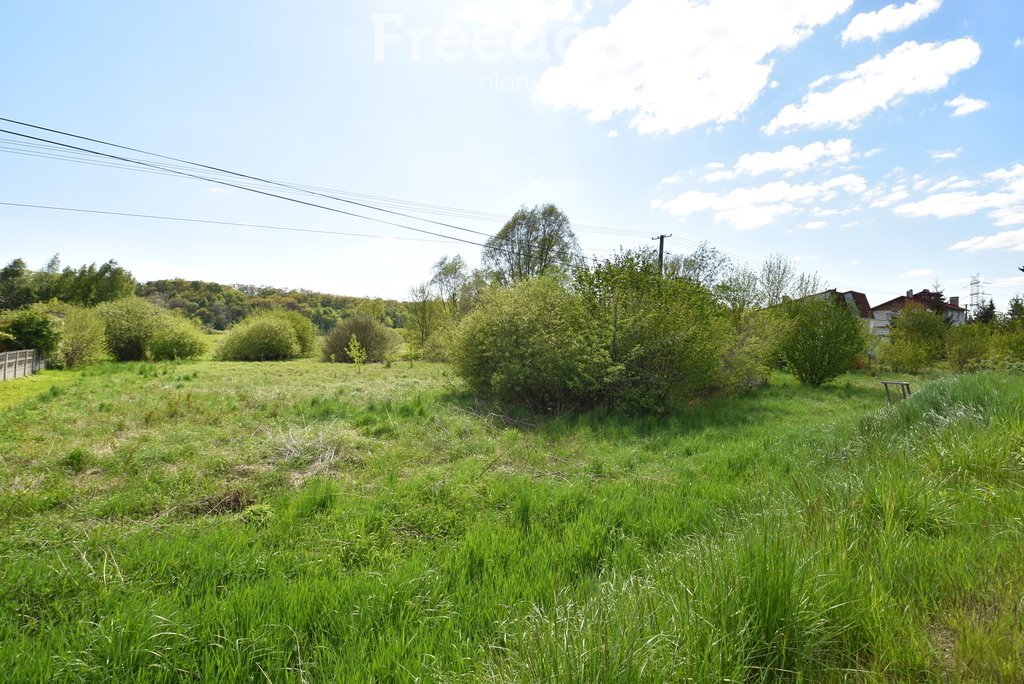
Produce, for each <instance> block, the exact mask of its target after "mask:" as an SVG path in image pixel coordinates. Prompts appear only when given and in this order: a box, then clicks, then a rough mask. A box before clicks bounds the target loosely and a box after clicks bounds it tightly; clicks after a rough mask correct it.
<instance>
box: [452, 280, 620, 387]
mask: <svg viewBox="0 0 1024 684" xmlns="http://www.w3.org/2000/svg"><path fill="white" fill-rule="evenodd" d="M449 357H450V360H451V363H452V364H453V366H454V367H455V370H456V372H457V373H458V374H459V375H460V376H461V377H462V378H463V379H465V380H466V382H467V383H468V384H469V386H470V387H471V388H472V389H473V391H475V392H478V393H480V394H483V395H486V396H490V397H494V398H497V399H500V400H503V401H511V402H516V403H522V404H527V405H532V406H535V407H552V406H558V407H561V406H572V405H580V404H584V405H592V404H594V403H596V401H597V400H598V399H599V396H600V394H601V393H602V392H603V391H604V389H605V387H606V386H607V385H608V375H609V374H610V373H611V371H612V368H611V359H610V357H609V355H608V350H607V348H606V346H605V345H604V344H603V343H602V339H601V332H600V329H599V326H598V324H597V321H595V320H594V318H593V317H592V316H591V315H590V312H589V311H588V310H587V307H586V305H585V302H584V301H583V299H582V298H581V297H579V296H577V295H576V294H574V293H572V292H570V291H569V290H567V289H566V288H565V287H563V286H562V285H561V284H559V283H558V282H556V281H554V280H552V279H550V278H537V279H533V280H526V281H521V282H519V283H517V284H516V285H514V286H512V287H511V288H508V289H501V290H493V291H491V292H489V293H487V295H485V296H484V298H483V299H482V300H481V302H480V303H479V305H478V306H477V308H476V309H475V310H474V311H473V312H472V313H471V314H469V315H468V316H467V317H466V318H465V319H463V321H462V323H461V324H460V325H459V327H458V328H457V329H456V330H455V331H454V332H453V334H452V339H451V347H450V353H449Z"/></svg>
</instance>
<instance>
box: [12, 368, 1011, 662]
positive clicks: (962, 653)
mask: <svg viewBox="0 0 1024 684" xmlns="http://www.w3.org/2000/svg"><path fill="white" fill-rule="evenodd" d="M446 373H447V371H446V370H445V368H444V367H443V366H429V365H426V366H418V367H417V368H415V369H408V368H404V367H403V368H400V367H397V366H396V367H394V368H391V369H384V368H379V367H372V368H367V369H365V372H364V373H363V374H361V375H356V374H355V372H354V370H353V369H350V368H347V367H340V366H330V367H326V368H325V367H324V366H323V365H318V364H314V363H312V362H295V363H286V364H277V365H273V366H267V365H257V364H252V365H250V364H224V363H189V364H159V365H156V364H148V365H136V366H130V365H129V366H124V365H120V366H114V365H109V366H101V367H98V368H96V369H94V370H91V371H89V372H88V373H86V374H82V375H80V376H73V379H72V380H70V381H69V382H67V383H65V384H62V385H61V390H60V391H59V392H58V393H56V394H55V395H54V396H49V395H48V394H42V395H37V396H35V397H28V398H27V399H25V400H24V401H22V402H21V403H19V404H18V405H16V406H15V407H14V408H11V409H8V410H7V411H6V413H5V415H4V420H3V421H2V422H0V453H2V460H0V483H2V486H3V488H4V492H5V496H4V500H3V503H2V504H0V521H2V522H0V524H2V525H3V534H2V535H0V587H2V589H0V606H2V608H3V612H2V617H0V667H2V670H0V671H2V672H3V673H4V679H5V680H6V681H44V680H45V681H48V680H58V681H81V680H89V681H155V682H165V681H166V682H172V681H174V682H176V681H189V680H191V681H267V680H269V681H274V682H279V681H280V682H304V681H305V682H312V681H353V682H360V681H363V682H371V681H504V682H537V681H552V682H554V681H557V682H604V681H636V682H665V681H686V680H691V681H725V680H729V681H741V680H743V681H754V682H758V681H763V682H767V681H780V680H792V681H850V680H853V681H862V680H866V681H943V680H948V679H966V680H978V681H1014V680H1020V679H1021V678H1022V677H1024V654H1022V652H1021V649H1020V646H1019V644H1021V643H1024V617H1022V613H1021V611H1020V608H1019V601H1020V596H1021V595H1022V589H1024V586H1022V585H1024V578H1022V575H1021V572H1020V561H1019V559H1020V558H1021V557H1022V551H1024V528H1022V526H1021V524H1020V521H1021V519H1022V511H1024V425H1022V417H1021V416H1022V413H1021V406H1020V404H1021V399H1020V397H1021V396H1024V394H1022V390H1024V379H1021V378H1019V377H1008V376H1000V375H992V374H982V375H973V376H965V377H960V378H952V379H944V380H940V381H937V382H933V383H931V384H929V385H928V386H926V387H924V388H923V389H920V391H917V392H916V394H915V396H914V397H913V398H912V399H911V400H910V401H908V402H904V403H902V404H899V405H896V406H894V407H886V406H885V404H884V393H883V392H882V391H881V388H880V387H875V383H874V382H872V381H871V380H870V379H867V378H863V377H859V376H849V377H848V378H846V379H845V380H843V381H841V382H840V383H838V385H836V386H835V387H832V388H826V389H824V390H817V391H816V390H807V389H804V388H801V387H799V386H797V385H796V384H795V383H794V382H792V381H791V380H788V379H786V378H783V377H779V378H776V379H775V382H774V383H773V386H772V387H770V388H768V389H766V390H765V391H763V392H761V393H759V394H756V395H753V396H749V397H741V398H734V399H726V400H720V401H716V402H712V403H709V404H705V405H700V406H695V407H693V408H692V409H690V410H688V411H687V412H685V413H682V414H679V415H675V416H671V417H667V418H664V419H660V420H650V419H643V418H636V419H622V418H616V417H613V416H603V415H599V414H590V415H583V416H565V417H550V418H538V417H535V416H526V415H514V416H509V415H505V414H504V413H503V412H501V410H500V409H498V408H497V407H490V406H478V405H476V404H475V403H474V402H473V401H472V400H471V398H469V397H466V396H464V395H462V394H461V393H460V392H459V390H458V389H457V386H454V385H452V384H451V383H450V381H449V380H448V378H447V377H446Z"/></svg>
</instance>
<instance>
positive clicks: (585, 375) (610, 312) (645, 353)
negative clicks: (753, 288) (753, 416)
mask: <svg viewBox="0 0 1024 684" xmlns="http://www.w3.org/2000/svg"><path fill="white" fill-rule="evenodd" d="M762 346H763V345H760V344H757V343H755V342H754V341H752V340H750V339H743V338H741V337H740V336H739V335H738V334H737V333H736V331H735V329H734V326H733V325H732V323H731V322H730V320H729V318H728V315H727V312H726V311H725V309H724V308H723V307H721V306H720V305H719V304H718V303H716V302H715V300H714V299H713V297H712V296H711V294H710V293H709V292H708V291H707V290H706V289H705V288H703V287H701V286H700V285H697V284H694V283H692V282H689V281H686V280H675V279H666V278H662V277H661V276H660V275H659V274H658V272H657V270H656V269H655V268H653V267H652V262H651V260H650V257H649V255H648V254H646V253H643V252H640V253H629V252H627V253H624V254H621V255H619V256H617V257H615V258H614V259H611V260H608V261H606V262H605V263H604V264H601V265H599V266H595V267H592V268H585V269H580V270H579V271H578V272H577V273H576V274H575V275H574V277H573V279H572V280H571V282H568V283H560V282H558V281H556V280H553V279H551V278H542V279H535V280H528V281H523V282H520V283H517V284H515V285H514V286H512V287H511V288H509V289H505V290H496V291H491V292H489V293H488V294H487V295H486V296H485V297H484V298H483V299H482V300H481V302H480V303H479V304H478V306H477V308H476V309H475V310H474V311H473V312H472V313H471V314H469V315H468V316H467V317H466V318H465V319H464V320H463V321H462V323H461V324H460V325H459V327H458V328H457V329H456V330H455V331H454V332H453V333H452V334H451V336H450V340H449V355H450V358H451V361H452V363H453V364H454V366H455V369H456V371H457V372H458V374H459V375H460V376H461V377H462V378H464V379H465V380H466V381H467V382H468V383H469V385H470V387H471V388H472V389H473V390H474V391H476V392H479V393H481V394H485V395H487V396H490V397H493V398H496V399H499V400H502V401H510V402H516V403H522V404H527V405H531V406H535V407H586V406H595V405H607V406H611V407H614V408H616V409H620V410H625V411H631V412H648V413H657V412H662V411H666V410H669V409H672V408H675V407H677V406H679V405H681V404H683V403H685V402H687V401H689V400H691V399H692V398H694V397H695V396H698V395H700V394H703V393H708V392H712V391H718V390H721V389H726V388H732V387H738V386H743V385H744V384H749V383H750V382H751V381H752V380H753V378H755V377H756V376H759V375H763V358H762V357H763V356H764V350H762V349H761V347H762ZM744 357H745V358H744Z"/></svg>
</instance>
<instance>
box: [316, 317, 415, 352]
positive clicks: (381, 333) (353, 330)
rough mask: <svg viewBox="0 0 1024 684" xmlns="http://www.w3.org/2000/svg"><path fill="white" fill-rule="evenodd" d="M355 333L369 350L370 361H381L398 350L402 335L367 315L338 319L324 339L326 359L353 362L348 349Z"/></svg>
mask: <svg viewBox="0 0 1024 684" xmlns="http://www.w3.org/2000/svg"><path fill="white" fill-rule="evenodd" d="M353 335H355V337H356V339H357V340H359V344H360V345H361V346H362V348H363V350H364V351H365V352H366V361H367V362H369V363H379V362H381V361H384V360H385V359H386V358H387V357H388V356H389V355H391V354H392V353H394V352H395V351H396V350H397V349H398V345H399V344H400V342H401V335H400V333H398V332H397V331H395V330H392V329H391V328H388V327H386V326H385V325H384V324H383V323H380V322H379V321H377V320H375V319H373V318H371V317H370V316H366V315H356V316H352V317H351V318H346V319H345V320H342V321H338V322H337V323H336V324H335V325H334V328H333V329H332V330H331V332H330V334H329V335H328V336H327V339H326V340H324V346H323V357H324V361H333V362H337V363H352V361H353V359H352V357H351V355H350V354H349V352H348V349H349V343H350V342H351V341H352V336H353Z"/></svg>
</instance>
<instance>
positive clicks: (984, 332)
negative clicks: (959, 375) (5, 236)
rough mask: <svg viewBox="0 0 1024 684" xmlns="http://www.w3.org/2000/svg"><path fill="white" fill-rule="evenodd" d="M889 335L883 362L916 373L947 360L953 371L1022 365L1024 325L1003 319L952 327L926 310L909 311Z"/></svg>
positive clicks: (894, 322)
mask: <svg viewBox="0 0 1024 684" xmlns="http://www.w3.org/2000/svg"><path fill="white" fill-rule="evenodd" d="M890 327H891V332H892V334H891V337H890V340H889V341H888V342H887V343H882V344H880V345H879V346H878V348H877V350H876V356H877V359H878V362H879V364H880V365H881V366H882V367H884V368H888V369H890V370H895V371H902V372H907V373H918V372H920V371H921V370H923V369H925V368H929V367H934V366H936V365H937V364H939V363H942V362H945V363H946V364H947V365H948V367H949V368H950V369H951V370H956V371H963V370H970V369H971V368H975V367H983V368H999V367H1003V366H1006V365H1007V364H1019V363H1022V362H1024V325H1022V323H1021V322H1020V321H1014V320H1004V321H997V322H991V323H983V322H974V323H970V324H968V325H959V326H950V325H948V324H947V323H946V321H945V320H944V319H943V318H942V317H941V316H939V315H938V314H936V313H933V312H931V311H928V310H927V309H925V308H923V307H908V308H907V309H904V310H903V311H902V312H900V313H899V314H898V315H897V316H895V317H894V318H893V320H892V322H891V324H890Z"/></svg>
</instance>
